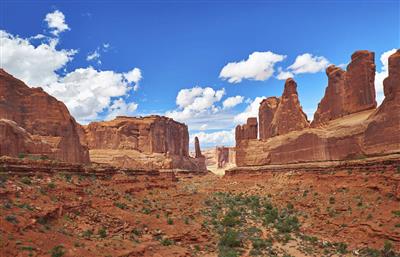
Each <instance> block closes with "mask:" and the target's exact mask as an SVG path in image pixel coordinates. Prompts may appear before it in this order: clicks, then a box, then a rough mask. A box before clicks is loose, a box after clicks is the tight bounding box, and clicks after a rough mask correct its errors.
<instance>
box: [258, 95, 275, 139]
mask: <svg viewBox="0 0 400 257" xmlns="http://www.w3.org/2000/svg"><path fill="white" fill-rule="evenodd" d="M278 105H279V98H277V97H268V98H267V99H264V100H262V102H261V103H260V109H259V110H258V121H259V123H260V125H259V128H260V129H259V131H260V139H268V138H270V137H272V131H271V123H272V120H273V119H274V116H275V112H276V110H277V109H278Z"/></svg>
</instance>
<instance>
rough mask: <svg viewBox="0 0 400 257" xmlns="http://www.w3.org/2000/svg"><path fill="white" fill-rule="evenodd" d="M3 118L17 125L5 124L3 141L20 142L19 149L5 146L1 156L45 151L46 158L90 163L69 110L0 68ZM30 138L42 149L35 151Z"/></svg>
mask: <svg viewBox="0 0 400 257" xmlns="http://www.w3.org/2000/svg"><path fill="white" fill-rule="evenodd" d="M0 118H2V119H6V120H11V121H13V122H15V124H14V125H10V123H8V125H5V123H4V122H3V131H2V138H0V141H1V142H6V141H8V142H9V141H10V139H11V138H14V139H15V140H16V142H19V143H18V146H11V145H9V146H4V145H6V144H4V145H3V144H2V153H1V154H2V155H10V156H13V157H15V153H16V152H20V153H22V152H24V153H26V154H30V153H34V154H40V153H41V150H43V154H44V155H46V156H48V157H50V158H54V159H58V160H61V161H65V162H73V163H87V162H89V154H88V150H87V148H85V147H84V146H82V145H81V144H80V142H79V136H78V131H77V127H78V124H77V123H76V122H75V119H74V118H73V117H72V116H71V115H70V114H69V112H68V109H67V107H66V106H65V105H64V104H63V103H62V102H60V101H58V100H57V99H56V98H54V97H52V96H50V95H48V94H47V93H46V92H44V91H43V89H41V88H29V87H28V86H27V85H25V84H24V83H23V82H22V81H21V80H18V79H16V78H14V77H13V76H11V75H10V74H8V73H7V72H5V71H4V70H3V69H0ZM18 127H19V128H21V129H23V130H24V132H22V130H20V129H18ZM17 131H18V132H17ZM5 133H6V134H5ZM8 133H11V134H8ZM29 137H34V138H35V140H34V141H35V142H36V143H35V144H37V145H41V146H39V147H38V148H37V149H33V148H32V147H31V143H30V142H29V141H30V139H29ZM22 142H25V146H24V147H22ZM45 145H47V146H45ZM20 146H21V148H20V149H18V147H20ZM49 146H51V147H50V148H51V151H49V149H48V148H49ZM34 148H35V147H34Z"/></svg>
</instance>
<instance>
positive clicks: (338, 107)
mask: <svg viewBox="0 0 400 257" xmlns="http://www.w3.org/2000/svg"><path fill="white" fill-rule="evenodd" d="M371 55H372V57H373V54H371V53H370V52H367V51H358V52H356V53H355V54H353V56H352V63H351V64H349V66H348V69H347V71H346V72H345V71H342V70H341V69H339V68H336V67H334V66H330V67H328V69H327V74H328V76H329V77H330V78H329V79H330V82H329V85H328V88H327V90H326V95H325V97H324V99H323V100H322V101H321V103H320V106H319V110H320V111H319V114H316V116H317V117H320V118H319V120H318V121H316V122H317V123H315V124H318V126H317V125H314V126H312V127H310V128H307V127H304V128H303V129H299V127H297V129H293V130H291V129H290V128H289V129H288V127H287V126H295V127H296V124H301V123H298V122H292V120H293V118H291V117H290V116H286V117H287V120H286V121H285V120H284V119H282V118H281V121H280V122H283V123H284V126H279V122H277V119H276V116H278V115H281V116H284V115H282V114H281V113H279V109H280V108H281V104H282V100H283V99H284V98H285V97H284V95H287V92H285V93H284V94H283V96H282V98H281V101H280V103H279V104H278V109H277V110H276V112H275V115H274V118H273V121H272V122H271V126H273V125H277V126H276V127H277V128H281V130H279V129H278V130H276V131H278V132H279V131H285V132H286V133H282V134H281V133H277V134H276V135H274V134H273V135H272V136H271V137H269V138H267V139H264V140H242V141H241V142H240V144H239V145H238V146H237V147H236V164H237V166H241V167H243V166H263V165H269V164H288V163H301V162H316V161H317V162H319V161H335V160H349V159H360V158H365V157H369V156H377V155H387V154H392V153H397V152H400V134H399V133H398V131H399V130H400V115H399V113H400V51H397V52H396V53H395V54H393V55H392V56H390V58H389V76H388V77H387V78H386V79H385V80H384V92H385V99H384V101H383V103H382V104H381V106H379V108H378V109H374V106H375V105H376V103H375V95H374V89H373V88H374V85H373V74H372V73H371V71H373V70H374V67H375V66H374V64H373V59H371ZM357 74H358V75H357ZM343 78H344V79H343ZM371 80H372V85H371V84H370V83H371ZM363 83H366V84H367V85H363ZM294 88H295V87H294ZM346 88H347V89H349V91H350V92H352V93H350V94H349V93H348V92H342V89H345V90H346ZM351 88H353V89H351ZM286 89H288V90H287V91H288V92H289V94H291V95H295V93H294V90H293V88H289V87H285V91H286ZM336 89H337V90H338V91H335V90H336ZM290 92H291V93H290ZM333 92H338V94H339V96H335V94H334V93H333ZM351 94H353V95H351ZM351 99H352V100H351ZM350 100H351V101H353V103H350V102H351V101H350ZM341 101H342V102H341ZM298 106H299V105H298ZM329 106H330V107H329ZM322 107H323V108H322ZM263 108H265V107H263ZM325 108H326V109H325ZM330 108H331V110H330ZM288 109H289V108H288ZM296 109H297V108H295V112H296V113H297V116H299V115H298V113H299V110H298V109H297V110H296ZM323 110H326V111H323ZM343 110H345V111H344V112H343ZM317 112H318V111H317ZM349 113H350V114H349ZM318 115H320V116H318ZM336 115H338V117H336ZM300 116H301V115H300ZM335 117H336V118H335ZM300 120H303V121H304V119H300ZM289 122H291V123H292V124H293V125H290V124H288V123H289ZM264 124H265V123H264ZM303 124H305V123H303ZM260 131H261V127H260Z"/></svg>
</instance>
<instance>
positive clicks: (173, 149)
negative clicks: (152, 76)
mask: <svg viewBox="0 0 400 257" xmlns="http://www.w3.org/2000/svg"><path fill="white" fill-rule="evenodd" d="M84 130H85V137H84V139H82V141H86V142H87V146H88V147H89V149H124V150H137V151H139V152H143V153H165V154H166V153H168V154H171V155H180V156H189V133H188V128H187V126H186V125H185V124H182V123H179V122H176V121H174V120H173V119H170V118H167V117H162V116H157V115H152V116H148V117H125V116H118V117H117V118H116V119H114V120H111V121H102V122H92V123H90V124H89V125H87V126H86V127H84Z"/></svg>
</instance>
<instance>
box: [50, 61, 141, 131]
mask: <svg viewBox="0 0 400 257" xmlns="http://www.w3.org/2000/svg"><path fill="white" fill-rule="evenodd" d="M132 88H133V84H132V83H129V81H128V80H127V79H126V78H125V76H124V74H123V73H117V72H114V71H98V70H96V69H94V68H93V67H88V68H79V69H76V70H74V71H72V72H70V73H68V74H66V75H65V76H64V77H60V78H59V79H58V81H57V82H56V83H52V84H50V85H47V86H45V87H44V90H46V91H47V92H48V93H49V94H51V95H53V96H55V97H56V98H57V99H59V100H61V101H63V102H64V103H65V105H67V107H68V109H69V111H70V112H71V114H72V115H73V116H74V117H75V118H77V119H78V120H79V121H80V122H82V123H87V122H88V121H90V120H93V119H96V118H97V117H98V114H99V113H101V112H103V111H111V112H118V114H120V115H122V114H123V113H121V111H122V110H128V109H127V108H125V109H123V108H122V107H121V103H120V101H119V102H118V101H117V102H114V103H113V104H112V105H111V101H112V99H113V98H115V97H122V96H126V95H128V93H129V91H130V90H131V89H132ZM118 107H120V108H118ZM136 107H137V106H136Z"/></svg>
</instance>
